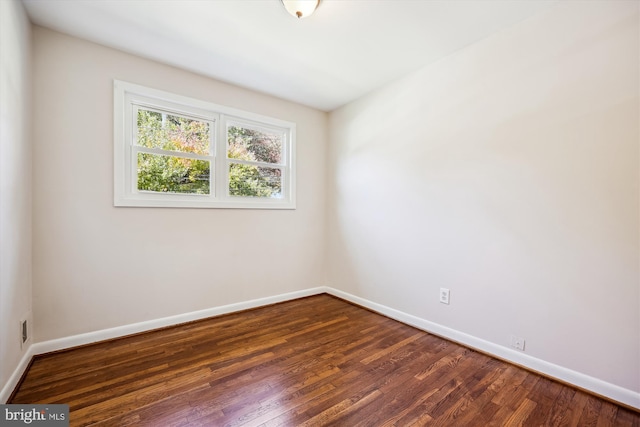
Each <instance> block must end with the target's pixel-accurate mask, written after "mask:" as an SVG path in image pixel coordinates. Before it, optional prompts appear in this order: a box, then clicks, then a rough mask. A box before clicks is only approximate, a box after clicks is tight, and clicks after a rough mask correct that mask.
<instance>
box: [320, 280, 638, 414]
mask: <svg viewBox="0 0 640 427" xmlns="http://www.w3.org/2000/svg"><path fill="white" fill-rule="evenodd" d="M327 293H328V294H330V295H334V296H336V297H338V298H342V299H344V300H346V301H349V302H352V303H354V304H358V305H360V306H362V307H366V308H368V309H370V310H372V311H375V312H377V313H380V314H383V315H385V316H387V317H390V318H392V319H395V320H398V321H400V322H402V323H405V324H407V325H411V326H414V327H416V328H418V329H422V330H423V331H426V332H429V333H431V334H434V335H438V336H440V337H443V338H446V339H448V340H451V341H455V342H457V343H460V344H463V345H465V346H467V347H470V348H472V349H476V350H479V351H481V352H483V353H486V354H488V355H490V356H495V357H497V358H499V359H503V360H506V361H508V362H511V363H514V364H516V365H520V366H523V367H525V368H527V369H530V370H532V371H535V372H539V373H541V374H544V375H546V376H549V377H551V378H555V379H557V380H560V381H562V382H565V383H568V384H572V385H574V386H576V387H579V388H582V389H584V390H587V391H590V392H592V393H595V394H598V395H600V396H603V397H606V398H608V399H611V400H613V401H616V402H619V403H622V404H625V405H627V406H631V407H633V408H636V409H639V410H640V393H638V392H635V391H633V390H628V389H626V388H623V387H620V386H617V385H615V384H611V383H608V382H606V381H602V380H600V379H598V378H594V377H591V376H589V375H586V374H583V373H580V372H576V371H573V370H571V369H568V368H565V367H562V366H558V365H555V364H553V363H550V362H546V361H544V360H541V359H537V358H535V357H532V356H529V355H527V354H523V353H520V352H518V351H515V350H512V349H510V348H507V347H503V346H501V345H498V344H494V343H492V342H490V341H485V340H483V339H481V338H477V337H474V336H472V335H469V334H465V333H464V332H460V331H457V330H455V329H451V328H447V327H446V326H442V325H439V324H437V323H434V322H430V321H428V320H425V319H422V318H419V317H416V316H413V315H410V314H407V313H404V312H402V311H398V310H395V309H393V308H390V307H387V306H385V305H382V304H378V303H375V302H372V301H369V300H367V299H364V298H360V297H357V296H355V295H351V294H349V293H347V292H343V291H340V290H338V289H333V288H327Z"/></svg>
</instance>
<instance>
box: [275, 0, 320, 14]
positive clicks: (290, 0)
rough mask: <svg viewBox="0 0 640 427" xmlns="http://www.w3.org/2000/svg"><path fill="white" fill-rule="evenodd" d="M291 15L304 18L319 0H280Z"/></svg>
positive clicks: (316, 5)
mask: <svg viewBox="0 0 640 427" xmlns="http://www.w3.org/2000/svg"><path fill="white" fill-rule="evenodd" d="M280 1H281V2H282V4H283V5H284V8H285V9H287V12H289V13H290V14H291V15H292V16H295V17H297V18H306V17H308V16H311V14H312V13H313V12H314V11H315V10H316V8H317V7H318V5H319V4H320V0H280Z"/></svg>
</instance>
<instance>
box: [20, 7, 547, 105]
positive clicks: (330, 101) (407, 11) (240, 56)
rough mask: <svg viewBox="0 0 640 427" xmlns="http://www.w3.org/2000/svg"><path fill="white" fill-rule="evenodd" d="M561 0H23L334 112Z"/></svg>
mask: <svg viewBox="0 0 640 427" xmlns="http://www.w3.org/2000/svg"><path fill="white" fill-rule="evenodd" d="M555 2H556V1H555V0H537V1H532V0H323V1H322V2H321V3H320V6H319V7H318V10H317V11H316V13H315V14H314V15H313V16H311V17H308V18H306V19H296V18H294V17H292V16H291V15H289V14H287V12H286V11H285V10H284V7H283V6H282V4H281V2H280V0H164V1H158V0H156V1H149V0H55V1H52V0H23V3H24V5H25V7H26V10H27V13H28V15H29V17H30V19H31V20H32V22H34V23H35V24H38V25H41V26H44V27H48V28H51V29H54V30H57V31H60V32H63V33H67V34H70V35H73V36H76V37H80V38H83V39H87V40H90V41H93V42H96V43H100V44H103V45H105V46H110V47H113V48H116V49H120V50H123V51H126V52H129V53H133V54H136V55H139V56H142V57H145V58H150V59H154V60H156V61H160V62H163V63H166V64H170V65H173V66H176V67H180V68H183V69H186V70H190V71H194V72H196V73H199V74H203V75H206V76H210V77H213V78H215V79H218V80H221V81H225V82H228V83H233V84H236V85H239V86H242V87H246V88H250V89H253V90H256V91H259V92H264V93H268V94H270V95H275V96H277V97H280V98H284V99H287V100H291V101H294V102H297V103H300V104H303V105H307V106H310V107H314V108H317V109H320V110H324V111H331V110H333V109H335V108H337V107H339V106H341V105H344V104H346V103H348V102H350V101H352V100H354V99H357V98H358V97H360V96H362V95H364V94H366V93H368V92H370V91H372V90H374V89H376V88H378V87H380V86H382V85H384V84H385V83H387V82H390V81H392V80H394V79H396V78H399V77H401V76H403V75H405V74H407V73H409V72H411V71H414V70H417V69H418V68H420V67H422V66H424V65H426V64H429V63H433V62H435V61H438V60H439V59H441V58H443V57H445V56H447V55H450V54H452V53H453V52H455V51H457V50H459V49H461V48H464V47H465V46H468V45H469V44H472V43H474V42H477V41H478V40H481V39H483V38H485V37H488V36H490V35H491V34H493V33H495V32H498V31H500V30H502V29H504V28H506V27H508V26H511V25H513V24H515V23H517V22H519V21H522V20H524V19H526V18H527V17H529V16H531V15H533V14H536V13H539V12H540V11H542V10H544V9H546V8H548V7H550V6H551V5H552V4H553V3H555Z"/></svg>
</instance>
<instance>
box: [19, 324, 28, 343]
mask: <svg viewBox="0 0 640 427" xmlns="http://www.w3.org/2000/svg"><path fill="white" fill-rule="evenodd" d="M27 341H29V323H28V322H27V319H24V320H21V321H20V348H21V349H22V346H23V345H25V343H26V342H27Z"/></svg>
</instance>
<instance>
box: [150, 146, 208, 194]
mask: <svg viewBox="0 0 640 427" xmlns="http://www.w3.org/2000/svg"><path fill="white" fill-rule="evenodd" d="M209 176H210V165H209V162H208V161H206V160H196V159H187V158H184V157H174V156H163V155H159V154H149V153H138V190H140V191H156V192H161V193H187V194H209Z"/></svg>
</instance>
